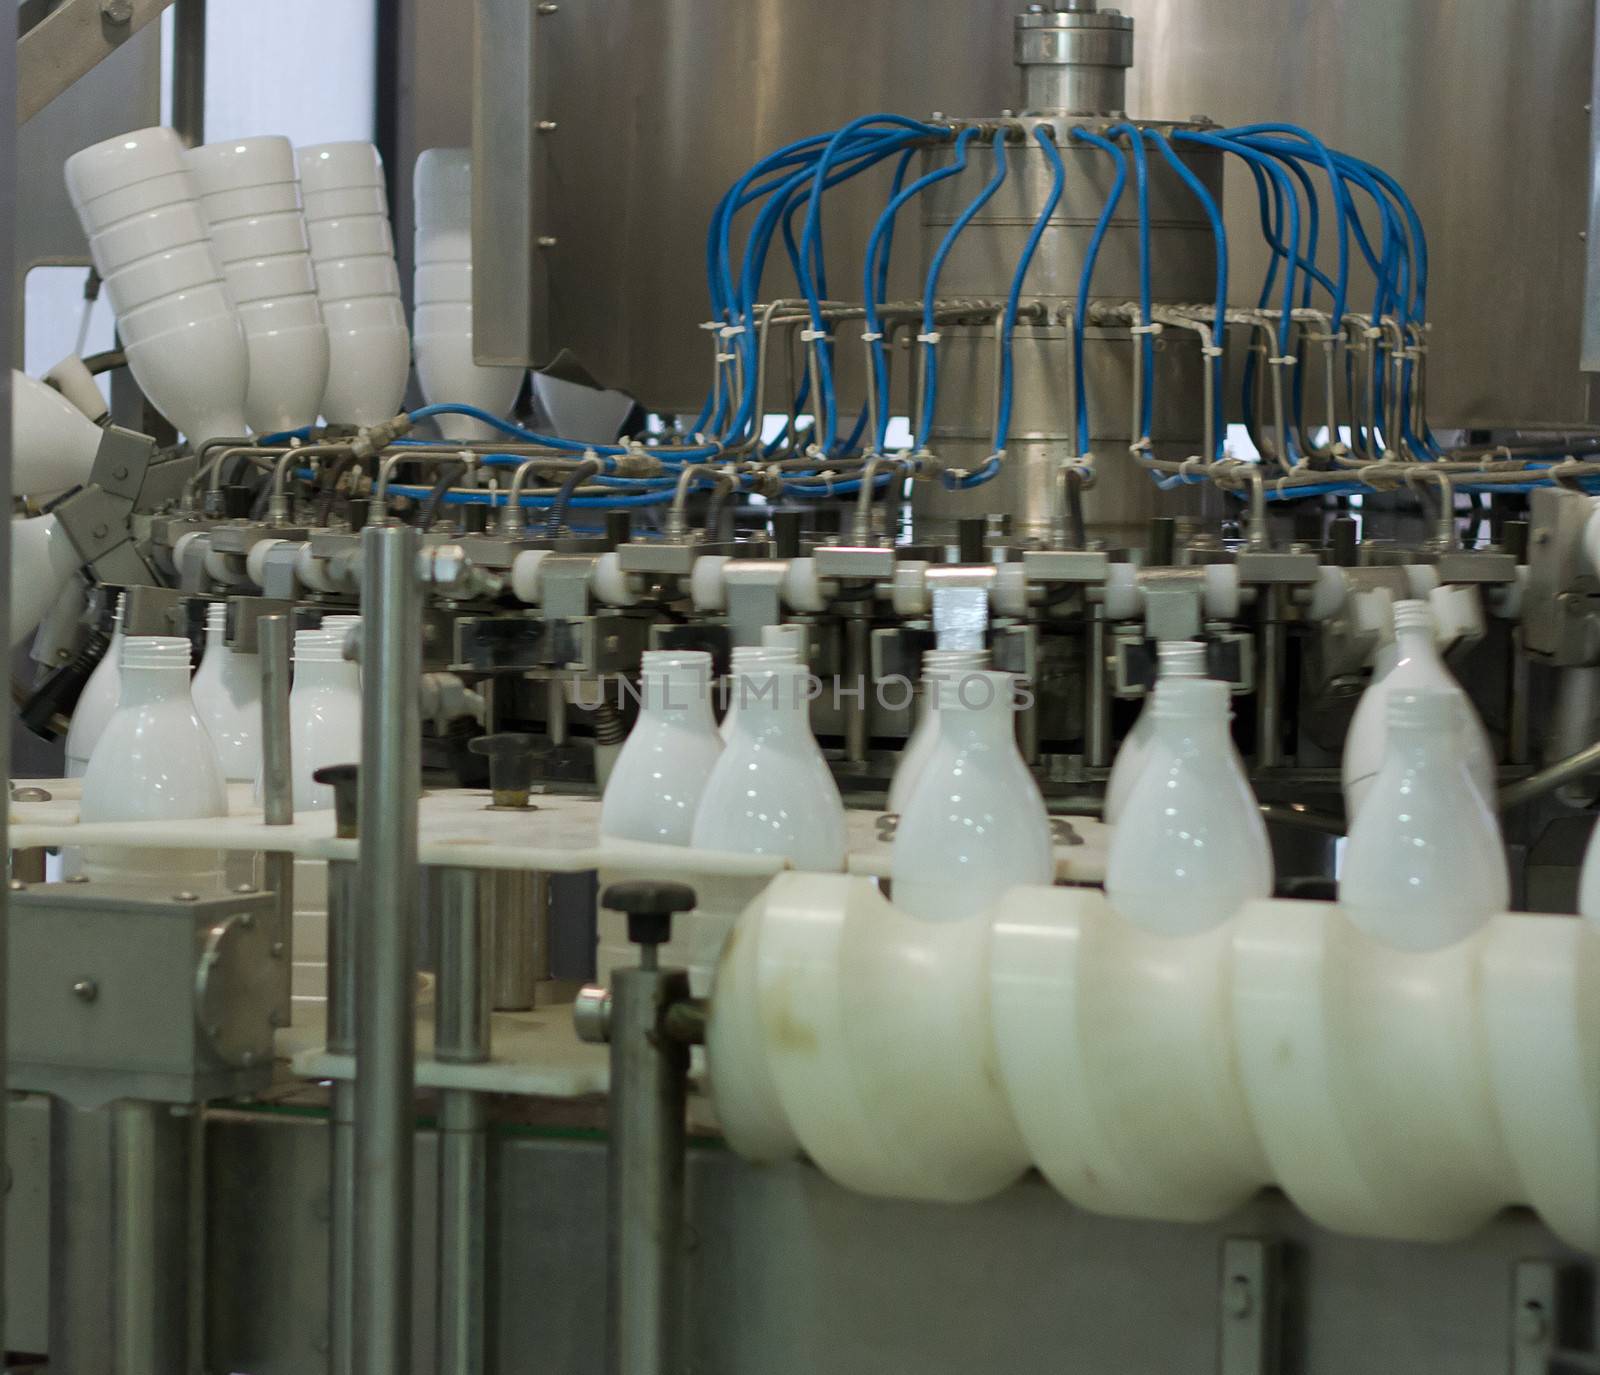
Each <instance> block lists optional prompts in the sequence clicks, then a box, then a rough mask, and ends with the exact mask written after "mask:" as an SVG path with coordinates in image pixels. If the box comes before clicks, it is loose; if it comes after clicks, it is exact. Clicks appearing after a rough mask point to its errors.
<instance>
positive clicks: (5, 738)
mask: <svg viewBox="0 0 1600 1375" xmlns="http://www.w3.org/2000/svg"><path fill="white" fill-rule="evenodd" d="M0 48H3V52H0V103H3V104H4V107H5V108H6V109H14V108H15V107H16V98H17V66H16V63H17V45H16V44H15V43H5V44H0ZM16 204H17V134H16V125H15V123H11V124H9V125H8V126H7V128H6V130H5V132H4V134H0V244H4V245H5V246H4V248H0V320H4V321H5V322H6V326H7V327H6V329H5V330H3V331H0V501H3V502H4V505H5V509H6V510H8V511H9V510H10V509H11V462H12V455H11V368H10V367H9V366H8V365H9V364H10V362H11V355H12V347H13V345H12V340H13V339H14V338H15V337H16V331H15V330H14V329H13V328H12V322H13V321H14V320H15V319H16V318H17V317H16V293H15V289H14V283H15V274H14V270H13V269H14V264H13V262H12V256H13V251H12V245H13V244H14V243H15V242H16V236H15V234H14V233H13V228H14V223H15V219H16ZM0 568H4V569H6V570H7V577H8V578H9V577H10V568H11V522H10V521H9V520H8V521H5V522H4V528H3V529H0ZM10 631H11V598H10V597H9V596H6V597H0V633H3V635H4V640H3V643H5V644H10V643H11V635H10ZM0 770H3V772H0V777H4V778H10V777H11V732H10V731H4V732H0ZM9 797H10V793H9V791H8V792H7V798H8V800H9ZM9 810H10V808H9V806H8V807H6V808H3V809H0V811H3V812H6V813H9ZM8 819H9V818H8V816H7V815H0V853H9V851H10V847H9V845H8V844H7V837H6V825H7V821H8ZM10 901H11V894H10V890H9V889H8V887H7V886H6V885H5V884H4V883H0V1168H6V1169H8V1167H7V1165H6V1159H7V1158H6V1112H5V1110H4V1105H5V1104H6V1103H8V1102H9V1101H10V1098H9V1095H8V1094H7V1093H6V1092H5V1087H6V1030H5V1029H6V1004H5V990H6V977H7V974H6V957H7V953H8V950H7V947H8V944H9V942H8V935H9V931H10V920H9V903H10ZM5 1177H7V1178H9V1177H10V1176H9V1173H7V1174H6V1176H5ZM5 1220H6V1214H5V1190H3V1189H0V1237H4V1236H5ZM5 1281H6V1268H5V1255H4V1247H0V1352H4V1350H5V1334H6V1309H5V1292H6V1283H5Z"/></svg>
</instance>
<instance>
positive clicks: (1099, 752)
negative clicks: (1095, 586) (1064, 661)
mask: <svg viewBox="0 0 1600 1375" xmlns="http://www.w3.org/2000/svg"><path fill="white" fill-rule="evenodd" d="M1106 649H1107V632H1106V611H1105V608H1104V607H1103V606H1091V607H1090V608H1089V650H1088V658H1089V663H1088V675H1087V676H1088V679H1089V689H1088V691H1087V692H1086V693H1085V694H1084V699H1083V706H1084V716H1085V718H1086V719H1085V721H1084V729H1083V739H1084V747H1083V752H1084V754H1085V756H1086V757H1087V760H1088V764H1089V767H1090V768H1091V769H1103V768H1106V767H1107V766H1108V765H1109V764H1110V763H1111V693H1110V691H1109V689H1108V686H1107V684H1106Z"/></svg>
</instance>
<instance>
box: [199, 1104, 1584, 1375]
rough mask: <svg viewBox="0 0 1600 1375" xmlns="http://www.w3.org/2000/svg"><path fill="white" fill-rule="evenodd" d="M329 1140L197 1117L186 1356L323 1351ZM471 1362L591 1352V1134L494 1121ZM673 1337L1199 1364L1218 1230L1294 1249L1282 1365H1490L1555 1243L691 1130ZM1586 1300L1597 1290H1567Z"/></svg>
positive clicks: (233, 1361) (737, 1364)
mask: <svg viewBox="0 0 1600 1375" xmlns="http://www.w3.org/2000/svg"><path fill="white" fill-rule="evenodd" d="M327 1136H328V1133H327V1131H326V1129H325V1127H324V1125H323V1124H322V1123H320V1122H318V1121H314V1120H309V1119H306V1118H302V1117H292V1116H246V1115H243V1114H225V1115H216V1116H213V1117H212V1119H211V1123H210V1128H209V1132H208V1144H207V1157H208V1177H209V1191H208V1198H207V1224H208V1228H209V1242H208V1254H209V1256H210V1257H211V1261H210V1266H211V1280H212V1285H211V1293H210V1302H209V1304H208V1336H209V1341H208V1346H207V1353H208V1355H209V1357H210V1360H211V1365H212V1368H213V1369H215V1370H219V1371H220V1370H238V1371H249V1372H251V1375H317V1373H318V1372H320V1371H322V1370H323V1369H324V1368H325V1362H326V1359H327V1357H326V1342H327V1328H326V1275H327V1271H326V1259H325V1258H326V1255H327V1251H326V1241H325V1235H324V1228H325V1227H326V1193H325V1184H324V1181H325V1180H326V1177H327V1176H326V1169H327V1163H326V1162H327V1157H326V1151H327ZM417 1145H418V1153H417V1239H416V1240H417V1251H416V1255H417V1259H418V1263H419V1264H418V1272H417V1277H416V1289H415V1292H414V1302H413V1304H412V1309H411V1312H412V1317H413V1319H414V1329H413V1331H414V1340H415V1343H416V1349H417V1350H418V1351H429V1350H431V1349H432V1348H431V1343H432V1340H433V1326H434V1295H433V1284H432V1276H431V1274H429V1273H428V1269H427V1266H428V1265H429V1264H431V1257H432V1256H433V1254H434V1252H433V1238H432V1231H433V1226H434V1219H435V1216H436V1213H437V1206H438V1204H437V1193H436V1167H435V1150H436V1137H435V1134H434V1133H433V1132H431V1131H423V1132H419V1133H418V1138H417ZM490 1159H491V1164H490V1180H491V1181H492V1183H491V1187H492V1189H493V1193H492V1195H491V1203H490V1208H491V1216H492V1218H493V1224H494V1225H493V1229H492V1230H493V1238H492V1243H491V1244H492V1257H493V1261H492V1265H491V1267H490V1272H491V1275H492V1276H493V1279H492V1284H491V1290H490V1297H489V1314H490V1317H489V1331H490V1334H491V1335H490V1341H489V1347H490V1351H491V1355H492V1360H491V1369H492V1370H495V1371H497V1372H505V1375H512V1372H525V1371H528V1370H548V1371H560V1372H562V1375H591V1373H592V1375H599V1373H600V1372H601V1371H603V1370H604V1368H605V1367H604V1352H605V1340H604V1331H605V1329H604V1323H605V1226H604V1218H605V1179H606V1153H605V1147H604V1146H603V1145H602V1144H600V1143H598V1142H592V1141H573V1140H558V1139H540V1138H539V1137H538V1136H536V1135H529V1134H527V1133H526V1132H524V1131H517V1130H512V1131H507V1130H504V1129H501V1130H497V1131H494V1132H493V1133H492V1135H491V1139H490ZM688 1208H689V1214H688V1233H689V1238H690V1239H691V1240H692V1245H691V1246H690V1248H689V1267H688V1284H689V1293H688V1315H687V1316H688V1323H687V1327H688V1348H689V1349H688V1350H687V1351H686V1352H685V1369H692V1370H694V1371H696V1372H697V1373H698V1375H751V1372H754V1371H759V1372H761V1375H816V1372H818V1371H827V1372H828V1375H884V1372H886V1371H887V1372H901V1371H917V1372H918V1375H972V1372H975V1371H993V1370H1005V1371H1008V1372H1013V1375H1059V1372H1061V1371H1063V1370H1074V1371H1077V1370H1081V1371H1093V1372H1102V1371H1107V1372H1109V1371H1115V1372H1117V1375H1174V1373H1175V1372H1190V1371H1207V1370H1213V1369H1215V1362H1216V1359H1217V1351H1218V1336H1219V1333H1218V1323H1219V1314H1218V1303H1217V1282H1218V1275H1219V1273H1220V1272H1219V1259H1220V1257H1221V1253H1222V1248H1223V1245H1224V1243H1225V1242H1226V1240H1227V1239H1228V1238H1230V1237H1239V1236H1250V1237H1262V1238H1275V1239H1277V1240H1279V1241H1281V1242H1283V1243H1285V1244H1286V1246H1287V1247H1288V1248H1289V1250H1290V1253H1291V1255H1292V1256H1293V1265H1292V1267H1291V1271H1290V1274H1289V1276H1288V1282H1289V1284H1290V1285H1291V1291H1290V1293H1289V1294H1288V1296H1287V1298H1288V1302H1289V1305H1290V1311H1291V1313H1292V1319H1291V1322H1290V1324H1289V1328H1288V1332H1287V1340H1288V1343H1289V1357H1290V1366H1289V1368H1291V1369H1294V1370H1296V1371H1299V1372H1301V1373H1302V1375H1352V1372H1367V1371H1384V1372H1388V1371H1404V1372H1406V1375H1504V1372H1505V1370H1506V1361H1507V1353H1508V1351H1509V1350H1510V1321H1511V1313H1510V1296H1511V1292H1512V1274H1513V1269H1514V1267H1515V1265H1516V1264H1517V1262H1518V1261H1520V1260H1523V1259H1528V1258H1540V1259H1550V1260H1556V1261H1562V1260H1567V1261H1572V1262H1574V1263H1577V1264H1580V1265H1583V1264H1588V1265H1590V1266H1591V1267H1592V1264H1593V1262H1592V1261H1589V1262H1585V1261H1584V1260H1583V1258H1582V1257H1578V1256H1576V1255H1574V1254H1573V1253H1572V1252H1570V1251H1567V1250H1566V1249H1565V1248H1563V1247H1562V1246H1561V1245H1560V1244H1559V1243H1558V1242H1556V1241H1555V1240H1554V1239H1553V1238H1552V1237H1551V1236H1550V1234H1549V1233H1548V1232H1546V1231H1545V1230H1544V1229H1543V1228H1542V1227H1541V1226H1540V1225H1539V1223H1538V1222H1537V1221H1536V1220H1535V1219H1534V1218H1533V1217H1532V1216H1531V1215H1530V1214H1528V1213H1523V1212H1510V1213H1505V1214H1503V1215H1501V1216H1500V1217H1499V1218H1497V1219H1496V1220H1495V1221H1494V1222H1493V1223H1491V1224H1490V1225H1489V1226H1487V1227H1485V1228H1484V1229H1483V1230H1482V1231H1481V1232H1480V1233H1479V1234H1478V1235H1476V1236H1475V1237H1473V1238H1472V1239H1471V1240H1469V1241H1466V1242H1463V1243H1460V1244H1458V1245H1454V1246H1411V1245H1400V1244H1396V1243H1391V1242H1377V1241H1363V1240H1360V1239H1357V1238H1353V1237H1344V1236H1336V1235H1334V1234H1332V1233H1328V1232H1324V1231H1321V1230H1319V1229H1318V1228H1316V1227H1313V1226H1312V1225H1311V1224H1309V1223H1308V1222H1306V1220H1305V1219H1304V1218H1303V1217H1301V1216H1300V1215H1299V1214H1298V1213H1297V1212H1296V1211H1295V1210H1294V1209H1293V1208H1292V1207H1291V1206H1290V1205H1289V1204H1288V1203H1287V1202H1286V1201H1285V1200H1284V1199H1283V1197H1282V1196H1281V1195H1278V1194H1275V1193H1270V1192H1269V1193H1266V1194H1263V1195H1262V1196H1261V1197H1260V1198H1259V1199H1257V1200H1256V1201H1255V1202H1253V1203H1251V1204H1249V1205H1248V1206H1247V1207H1245V1208H1243V1209H1241V1210H1240V1211H1239V1212H1238V1213H1237V1214H1235V1215H1234V1216H1233V1217H1230V1218H1228V1219H1227V1220H1226V1221H1224V1222H1222V1223H1219V1224H1217V1225H1214V1226H1163V1225H1159V1224H1155V1223H1146V1222H1126V1221H1119V1220H1117V1219H1114V1218H1102V1217H1095V1216H1093V1215H1091V1214H1088V1213H1083V1212H1079V1211H1077V1210H1075V1209H1073V1208H1071V1207H1069V1206H1068V1205H1067V1204H1066V1203H1064V1202H1063V1201H1062V1200H1061V1199H1060V1198H1059V1197H1058V1196H1057V1195H1056V1194H1054V1193H1053V1192H1051V1191H1050V1189H1049V1188H1048V1187H1046V1185H1045V1184H1044V1182H1043V1181H1042V1180H1040V1179H1039V1178H1038V1177H1036V1176H1033V1177H1030V1178H1028V1179H1025V1180H1023V1181H1022V1182H1021V1183H1019V1184H1018V1185H1016V1186H1015V1187H1014V1188H1011V1189H1008V1190H1007V1191H1006V1192H1005V1193H1003V1194H1001V1195H1000V1196H999V1197H998V1198H994V1199H991V1200H989V1201H988V1202H986V1203H982V1204H976V1205H973V1206H971V1207H940V1206H933V1205H926V1204H914V1203H895V1202H885V1201H877V1200H872V1199H864V1198H861V1197H859V1196H856V1195H853V1194H849V1193H847V1192H845V1191H844V1190H843V1189H840V1188H837V1187H836V1186H835V1185H833V1184H830V1183H829V1182H828V1181H827V1180H826V1179H824V1178H823V1177H822V1176H821V1175H820V1174H819V1173H818V1172H817V1171H816V1170H814V1169H812V1168H810V1167H809V1166H804V1165H784V1166H777V1167H766V1168H754V1167H752V1166H749V1165H746V1164H745V1163H744V1162H743V1161H741V1160H739V1159H738V1158H737V1157H736V1156H734V1155H733V1154H732V1153H731V1152H728V1151H724V1150H715V1149H712V1150H700V1149H693V1150H691V1151H690V1152H689V1180H688ZM1588 1303H1589V1306H1590V1312H1591V1313H1592V1312H1593V1304H1594V1298H1593V1294H1592V1292H1591V1294H1590V1297H1589V1299H1588Z"/></svg>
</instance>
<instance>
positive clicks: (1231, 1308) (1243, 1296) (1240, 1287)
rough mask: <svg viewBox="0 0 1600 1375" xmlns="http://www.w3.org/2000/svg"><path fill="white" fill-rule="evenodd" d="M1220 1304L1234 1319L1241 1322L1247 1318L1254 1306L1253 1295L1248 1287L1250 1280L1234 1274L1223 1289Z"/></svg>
mask: <svg viewBox="0 0 1600 1375" xmlns="http://www.w3.org/2000/svg"><path fill="white" fill-rule="evenodd" d="M1222 1306H1223V1309H1224V1310H1225V1311H1226V1312H1227V1314H1228V1316H1229V1317H1230V1318H1233V1319H1234V1320H1235V1321H1239V1322H1242V1321H1243V1320H1244V1319H1245V1318H1248V1317H1249V1316H1250V1311H1251V1309H1252V1308H1253V1307H1254V1306H1255V1295H1254V1293H1253V1292H1252V1290H1251V1288H1250V1281H1249V1280H1247V1279H1246V1278H1245V1277H1244V1276H1243V1275H1235V1276H1234V1277H1233V1278H1232V1279H1230V1280H1229V1281H1228V1284H1227V1287H1226V1288H1225V1289H1224V1290H1223V1295H1222Z"/></svg>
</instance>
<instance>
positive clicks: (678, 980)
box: [606, 945, 689, 1375]
mask: <svg viewBox="0 0 1600 1375" xmlns="http://www.w3.org/2000/svg"><path fill="white" fill-rule="evenodd" d="M654 956H655V946H653V945H645V946H641V947H640V960H641V963H640V967H639V968H637V969H627V968H623V969H616V970H613V971H612V975H611V1020H610V1039H611V1097H610V1122H609V1128H610V1136H611V1149H610V1151H609V1152H608V1157H607V1170H608V1181H607V1182H608V1193H607V1198H608V1207H607V1209H606V1244H607V1251H608V1252H609V1260H610V1274H611V1276H612V1290H611V1293H610V1304H611V1313H610V1321H609V1322H608V1324H607V1330H608V1343H609V1348H610V1349H609V1351H608V1360H607V1363H606V1369H607V1370H608V1371H610V1372H612V1375H677V1372H678V1371H679V1370H680V1369H681V1366H680V1364H679V1338H678V1307H679V1305H678V1300H679V1293H678V1284H679V1263H678V1262H679V1258H680V1256H681V1254H682V1228H683V1168H684V1135H685V1129H684V1098H685V1087H684V1086H685V1082H686V1079H687V1075H688V1068H689V1050H688V1047H687V1046H685V1045H683V1044H681V1043H680V1042H678V1041H676V1040H674V1039H673V1038H672V1037H670V1036H667V1035H664V1034H663V1030H662V1027H661V1020H662V1013H663V1009H664V1008H665V1007H667V1006H668V1005H669V1004H670V1003H672V1002H674V1001H676V1000H678V999H681V998H684V997H687V996H688V991H689V990H688V979H687V977H686V976H685V975H684V973H683V971H682V970H661V969H657V968H655V964H656V960H655V958H654Z"/></svg>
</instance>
